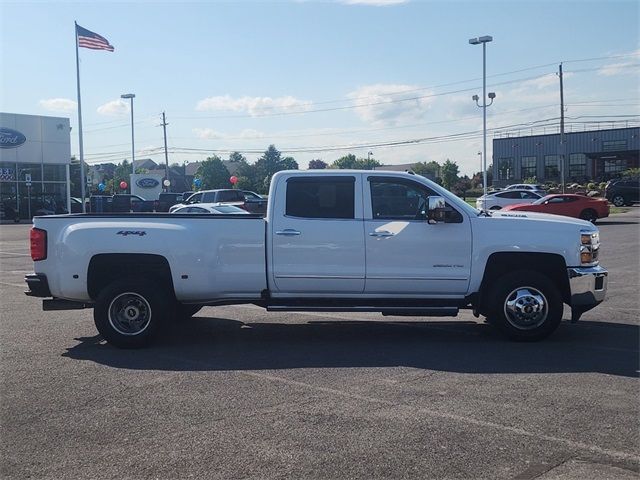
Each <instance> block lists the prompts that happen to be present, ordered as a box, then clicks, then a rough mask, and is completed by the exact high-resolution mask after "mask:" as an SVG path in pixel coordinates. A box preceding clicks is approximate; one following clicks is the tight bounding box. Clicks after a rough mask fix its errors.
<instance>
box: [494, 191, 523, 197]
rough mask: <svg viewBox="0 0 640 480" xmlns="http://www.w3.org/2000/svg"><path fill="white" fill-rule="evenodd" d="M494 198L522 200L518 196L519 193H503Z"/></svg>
mask: <svg viewBox="0 0 640 480" xmlns="http://www.w3.org/2000/svg"><path fill="white" fill-rule="evenodd" d="M496 197H499V198H522V197H521V196H520V192H503V193H497V194H496Z"/></svg>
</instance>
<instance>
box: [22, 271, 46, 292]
mask: <svg viewBox="0 0 640 480" xmlns="http://www.w3.org/2000/svg"><path fill="white" fill-rule="evenodd" d="M24 281H25V282H27V287H28V288H29V290H27V291H26V292H24V293H25V295H29V296H30V297H51V296H52V295H51V290H49V282H48V281H47V276H46V275H44V274H43V273H30V274H29V275H25V276H24Z"/></svg>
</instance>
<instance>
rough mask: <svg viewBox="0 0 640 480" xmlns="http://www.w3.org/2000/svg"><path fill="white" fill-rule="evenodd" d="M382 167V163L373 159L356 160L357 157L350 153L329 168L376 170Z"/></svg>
mask: <svg viewBox="0 0 640 480" xmlns="http://www.w3.org/2000/svg"><path fill="white" fill-rule="evenodd" d="M380 165H381V163H380V162H379V161H377V160H375V159H373V158H356V156H355V155H353V154H352V153H349V154H347V155H345V156H344V157H340V158H338V159H337V160H335V161H334V162H333V163H332V164H331V166H330V167H329V168H339V169H355V170H374V169H375V168H376V167H379V166H380Z"/></svg>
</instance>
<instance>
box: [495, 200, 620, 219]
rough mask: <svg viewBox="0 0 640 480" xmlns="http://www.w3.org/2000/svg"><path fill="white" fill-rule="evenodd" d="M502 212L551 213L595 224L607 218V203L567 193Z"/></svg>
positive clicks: (510, 207) (508, 208)
mask: <svg viewBox="0 0 640 480" xmlns="http://www.w3.org/2000/svg"><path fill="white" fill-rule="evenodd" d="M502 210H503V211H505V210H517V211H525V212H540V213H553V214H554V215H564V216H566V217H575V218H581V219H583V220H589V221H590V222H592V223H595V221H596V220H597V219H599V218H604V217H608V216H609V203H608V202H607V200H606V199H604V198H592V197H585V196H584V195H573V194H568V193H567V194H557V195H547V196H546V197H542V198H541V199H539V200H536V201H535V202H533V203H519V204H517V205H509V206H506V207H504V208H503V209H502Z"/></svg>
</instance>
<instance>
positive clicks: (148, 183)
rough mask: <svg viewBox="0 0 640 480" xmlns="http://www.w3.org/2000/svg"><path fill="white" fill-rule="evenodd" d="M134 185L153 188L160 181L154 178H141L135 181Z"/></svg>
mask: <svg viewBox="0 0 640 480" xmlns="http://www.w3.org/2000/svg"><path fill="white" fill-rule="evenodd" d="M136 185H138V186H139V187H140V188H155V187H157V186H158V185H160V182H159V181H158V180H156V179H155V178H141V179H139V180H137V181H136Z"/></svg>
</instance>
